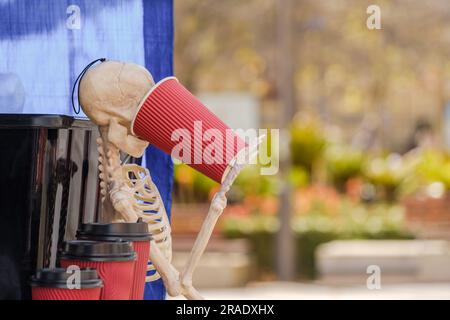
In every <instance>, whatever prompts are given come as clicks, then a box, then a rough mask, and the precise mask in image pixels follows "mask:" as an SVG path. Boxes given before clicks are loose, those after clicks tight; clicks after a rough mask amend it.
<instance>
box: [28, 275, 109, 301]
mask: <svg viewBox="0 0 450 320" xmlns="http://www.w3.org/2000/svg"><path fill="white" fill-rule="evenodd" d="M80 272H81V273H80V277H79V279H80V287H79V288H69V286H68V284H67V282H68V280H71V279H70V277H71V276H72V273H67V272H66V269H63V268H56V269H41V270H39V271H38V272H37V274H36V276H34V277H32V279H31V282H30V284H31V297H32V299H33V300H100V295H101V291H102V287H103V282H102V280H100V278H99V277H98V274H97V271H96V270H95V269H81V270H80ZM70 283H72V281H70Z"/></svg>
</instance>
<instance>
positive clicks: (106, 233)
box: [77, 221, 151, 300]
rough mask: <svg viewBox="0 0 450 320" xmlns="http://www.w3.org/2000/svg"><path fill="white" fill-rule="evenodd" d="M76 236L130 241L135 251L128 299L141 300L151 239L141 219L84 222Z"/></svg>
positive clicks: (101, 239)
mask: <svg viewBox="0 0 450 320" xmlns="http://www.w3.org/2000/svg"><path fill="white" fill-rule="evenodd" d="M77 238H78V239H84V240H95V241H117V240H118V239H122V240H127V241H130V242H131V244H132V246H133V249H134V251H135V252H136V253H137V260H136V262H135V265H134V277H133V288H132V290H131V296H130V299H131V300H142V299H143V298H144V288H145V276H146V273H147V263H148V258H149V254H150V240H151V235H150V233H149V232H148V225H147V223H145V222H141V221H138V222H136V223H86V224H82V225H81V227H80V229H78V231H77Z"/></svg>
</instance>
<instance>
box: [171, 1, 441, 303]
mask: <svg viewBox="0 0 450 320" xmlns="http://www.w3.org/2000/svg"><path fill="white" fill-rule="evenodd" d="M174 4H175V21H176V23H175V74H176V75H177V76H178V77H179V78H180V79H181V81H182V83H183V84H185V85H186V86H187V87H188V88H189V89H190V90H191V91H193V92H194V93H195V94H197V95H198V96H199V97H200V98H201V99H202V100H203V101H204V102H205V103H206V104H207V105H208V106H210V107H211V109H212V110H214V111H215V112H216V113H218V114H219V115H221V116H222V117H223V118H224V119H225V120H226V122H228V123H229V124H230V126H232V127H234V128H255V127H256V128H280V129H282V132H281V135H280V137H281V138H280V147H281V151H283V144H285V145H286V146H287V148H288V151H289V153H288V156H287V157H283V152H282V153H281V159H280V161H281V167H280V173H279V174H278V175H274V176H260V175H259V170H258V167H257V166H253V167H250V168H248V169H247V170H246V171H245V172H243V173H242V175H241V176H240V177H239V179H238V181H237V182H236V184H235V186H234V187H233V189H232V191H231V193H230V195H229V206H228V208H227V209H226V211H225V213H224V214H223V216H222V217H221V219H220V223H219V226H218V228H217V229H216V232H215V234H214V236H213V239H212V241H211V243H210V245H209V247H208V251H207V253H206V254H205V256H204V258H203V259H202V261H201V265H200V266H199V269H198V271H197V273H196V275H195V277H194V283H196V284H197V286H198V287H199V288H201V289H202V292H204V294H205V296H206V297H207V298H208V297H210V298H319V299H320V298H368V297H370V298H373V297H377V298H378V297H379V298H450V245H449V242H448V240H449V239H450V232H449V231H450V194H449V190H450V157H449V154H448V153H447V152H448V148H449V146H450V60H449V58H448V57H449V56H450V5H449V4H448V2H447V1H445V0H433V1H420V0H404V1H376V4H377V5H378V6H379V7H380V9H381V29H380V30H369V29H368V28H367V26H366V20H367V18H368V17H369V14H368V13H367V12H366V10H367V7H368V6H369V5H370V4H374V1H359V0H358V1H356V0H345V1H318V0H298V1H289V0H280V1H275V0H247V1H238V0H227V1H212V0H202V1H194V0H183V1H181V0H179V1H175V2H174ZM272 143H276V142H274V141H272ZM217 188H218V185H217V184H216V183H214V182H212V181H211V180H208V178H206V177H204V176H203V175H201V174H199V173H196V172H195V171H193V170H192V169H190V168H189V167H187V166H184V165H177V166H176V168H175V190H174V205H173V213H174V217H175V218H174V219H173V221H172V223H173V235H174V250H175V252H174V260H175V261H174V263H175V264H178V265H179V266H181V265H183V262H184V260H185V258H186V256H187V255H188V253H189V250H190V248H191V247H192V244H193V241H194V239H195V235H196V233H197V231H198V230H199V228H200V225H201V222H202V220H203V218H204V217H205V215H206V212H207V208H208V204H209V201H210V200H211V197H212V195H213V194H214V192H215V191H216V190H217ZM286 226H288V228H287V227H286ZM286 228H287V229H286ZM378 271H380V275H381V282H380V283H378V282H377V281H378V280H380V278H377V275H378ZM380 286H381V288H380Z"/></svg>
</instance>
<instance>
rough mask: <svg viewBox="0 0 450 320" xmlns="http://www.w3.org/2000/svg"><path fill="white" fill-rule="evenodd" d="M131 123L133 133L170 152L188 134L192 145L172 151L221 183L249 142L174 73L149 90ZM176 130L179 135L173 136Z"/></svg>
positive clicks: (174, 154)
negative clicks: (212, 110)
mask: <svg viewBox="0 0 450 320" xmlns="http://www.w3.org/2000/svg"><path fill="white" fill-rule="evenodd" d="M131 127H132V131H133V134H135V135H137V136H138V137H140V138H141V139H144V140H146V141H148V142H150V143H151V144H153V145H155V146H156V147H157V148H159V149H161V150H162V151H164V152H165V153H167V154H172V151H173V150H174V147H176V146H177V145H180V144H182V143H181V141H182V142H183V143H185V142H186V141H185V140H184V139H185V138H186V136H187V135H186V134H188V135H189V140H190V141H189V142H188V144H189V145H190V148H183V150H182V152H180V153H182V154H180V153H178V152H175V153H173V154H172V155H173V156H174V157H176V158H178V159H179V160H181V161H183V162H184V163H186V164H188V165H190V166H191V167H193V168H194V169H196V170H198V171H200V172H201V173H203V174H204V175H206V176H208V177H210V178H211V179H213V180H215V181H217V182H219V183H221V182H222V181H223V179H224V176H225V174H226V172H227V169H228V167H229V165H230V164H231V163H232V161H233V159H235V158H236V157H237V155H238V153H239V152H240V151H241V150H242V149H243V148H244V147H245V145H246V144H245V142H244V141H243V140H242V139H241V138H240V137H239V136H237V135H236V134H235V133H234V131H233V130H232V129H230V128H229V127H228V126H227V125H226V124H225V123H223V122H222V121H221V120H220V119H219V118H218V117H217V116H216V115H214V114H213V113H212V112H211V111H209V110H208V108H206V107H205V106H204V105H203V104H202V103H201V102H200V101H199V100H198V99H197V98H196V97H195V96H194V95H192V94H191V93H190V92H189V91H188V90H187V89H186V88H185V87H183V85H181V84H180V83H179V82H178V80H177V79H176V78H174V77H169V78H165V79H163V80H161V81H160V82H158V83H157V84H156V85H155V86H154V87H153V88H152V89H151V90H150V92H149V93H148V94H147V95H146V96H145V97H144V99H143V101H142V102H141V104H140V105H139V108H138V112H137V113H136V116H135V118H134V119H133V123H132V125H131ZM174 132H177V134H178V135H174V136H173V134H174ZM212 136H214V138H212ZM218 136H220V137H222V138H220V139H219V138H217V137H218ZM175 150H177V149H175ZM177 151H179V150H177ZM185 152H188V153H189V154H185Z"/></svg>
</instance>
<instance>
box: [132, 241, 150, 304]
mask: <svg viewBox="0 0 450 320" xmlns="http://www.w3.org/2000/svg"><path fill="white" fill-rule="evenodd" d="M132 244H133V249H134V251H136V253H137V256H138V259H137V260H136V263H135V265H134V279H133V289H132V290H131V300H142V299H144V289H145V277H146V275H147V264H148V258H149V255H150V241H133V242H132Z"/></svg>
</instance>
